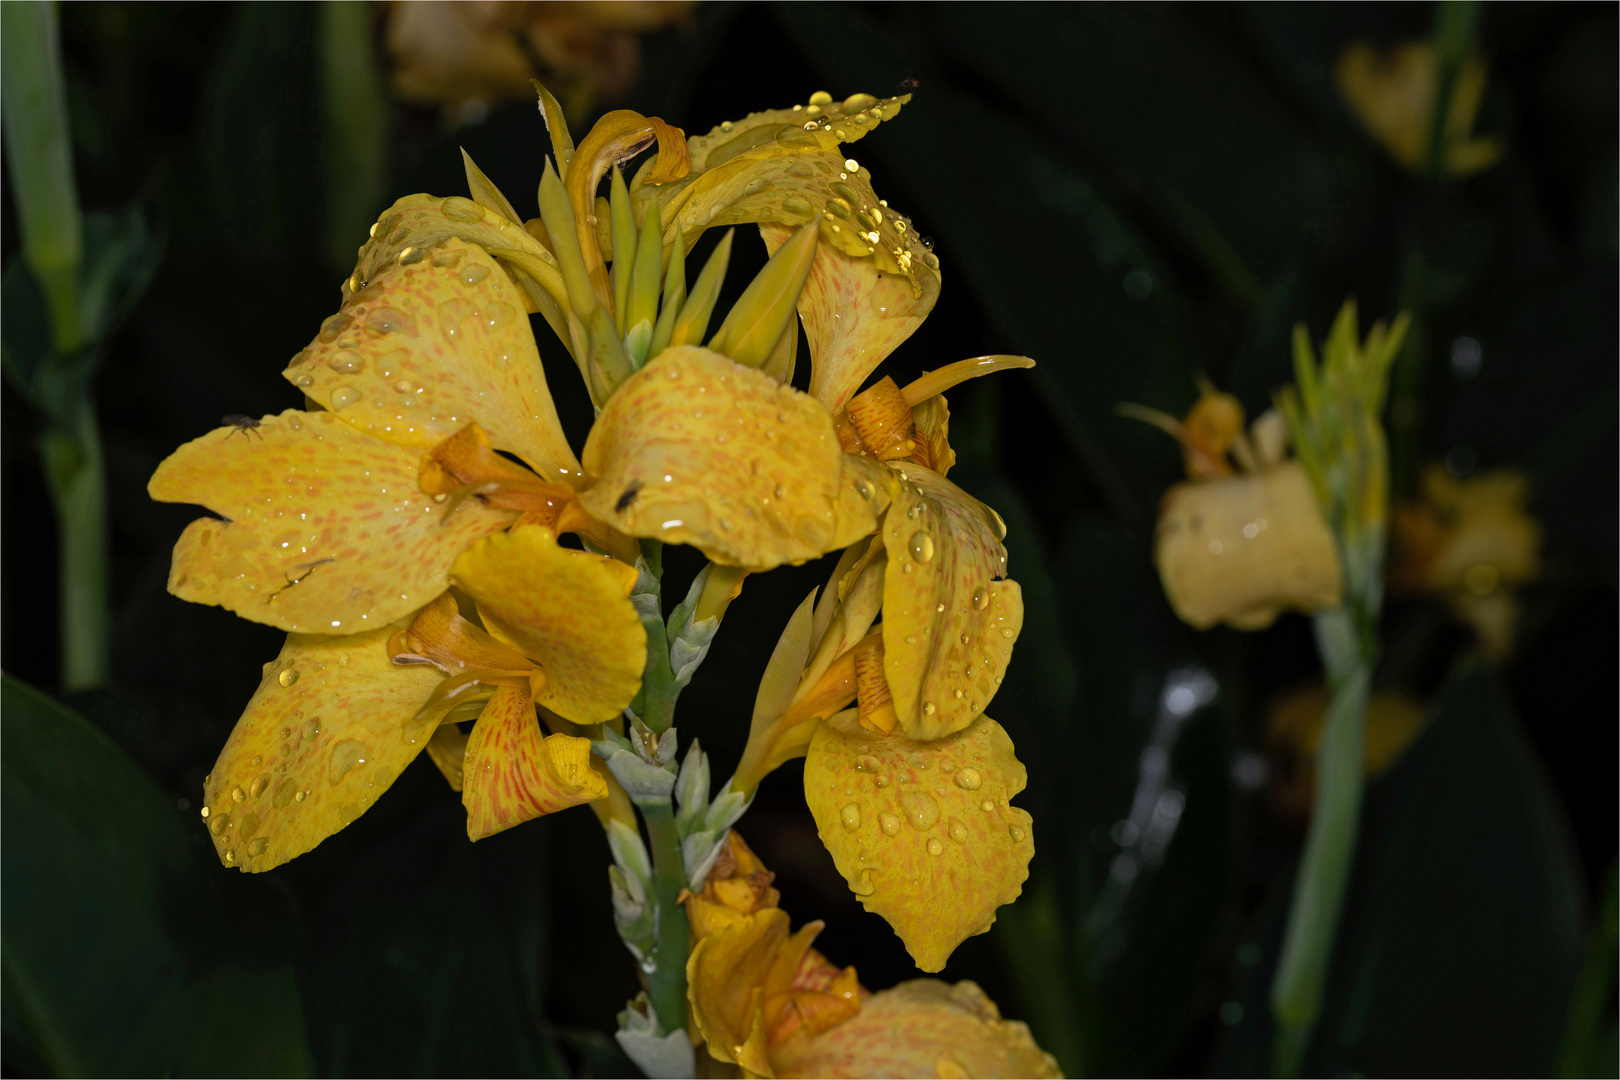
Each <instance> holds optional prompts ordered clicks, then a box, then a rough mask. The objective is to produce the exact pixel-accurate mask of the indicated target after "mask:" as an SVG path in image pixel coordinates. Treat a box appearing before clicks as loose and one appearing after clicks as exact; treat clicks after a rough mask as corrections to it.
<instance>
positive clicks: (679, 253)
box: [647, 229, 686, 357]
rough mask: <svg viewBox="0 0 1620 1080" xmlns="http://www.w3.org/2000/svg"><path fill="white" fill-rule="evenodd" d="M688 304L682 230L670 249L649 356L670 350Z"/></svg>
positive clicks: (676, 232)
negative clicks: (677, 324) (677, 323)
mask: <svg viewBox="0 0 1620 1080" xmlns="http://www.w3.org/2000/svg"><path fill="white" fill-rule="evenodd" d="M685 303H686V244H685V243H684V242H683V241H682V240H681V234H680V230H679V229H677V230H676V231H675V240H674V242H673V243H672V244H671V245H670V249H669V269H668V270H667V271H665V273H664V295H663V302H662V304H661V305H660V307H659V311H658V322H657V324H656V325H655V326H654V328H653V336H652V343H651V345H650V346H649V348H648V349H647V356H648V357H653V356H657V355H658V354H659V353H661V352H663V351H664V350H665V349H667V348H669V346H670V342H671V340H672V339H673V337H674V335H675V319H676V318H677V317H678V316H679V315H680V313H681V308H682V306H684V305H685Z"/></svg>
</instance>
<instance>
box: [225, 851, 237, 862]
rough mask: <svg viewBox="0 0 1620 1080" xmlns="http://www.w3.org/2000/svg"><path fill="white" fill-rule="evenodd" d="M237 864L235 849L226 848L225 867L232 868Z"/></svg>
mask: <svg viewBox="0 0 1620 1080" xmlns="http://www.w3.org/2000/svg"><path fill="white" fill-rule="evenodd" d="M235 862H236V849H235V848H226V849H225V865H226V866H230V865H232V864H233V863H235Z"/></svg>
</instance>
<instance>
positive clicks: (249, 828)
mask: <svg viewBox="0 0 1620 1080" xmlns="http://www.w3.org/2000/svg"><path fill="white" fill-rule="evenodd" d="M237 831H238V832H240V833H241V834H242V839H244V840H247V839H250V838H252V836H253V834H254V833H256V832H258V831H259V815H258V814H249V815H247V816H246V817H244V818H243V819H242V825H241V827H240V828H239V829H238V830H237Z"/></svg>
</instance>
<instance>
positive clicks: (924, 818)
mask: <svg viewBox="0 0 1620 1080" xmlns="http://www.w3.org/2000/svg"><path fill="white" fill-rule="evenodd" d="M903 801H904V803H905V807H906V820H907V821H909V822H911V826H912V828H914V829H922V830H928V829H931V828H933V827H934V823H935V822H937V821H938V820H939V803H937V802H935V801H934V797H933V796H932V795H930V794H928V793H927V792H925V791H911V792H907V793H906V796H905V799H904V800H903Z"/></svg>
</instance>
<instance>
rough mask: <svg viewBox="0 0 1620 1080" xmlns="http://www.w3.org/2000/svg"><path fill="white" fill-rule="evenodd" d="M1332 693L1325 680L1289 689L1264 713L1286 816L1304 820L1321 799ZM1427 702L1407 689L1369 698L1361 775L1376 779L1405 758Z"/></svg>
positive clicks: (1275, 796)
mask: <svg viewBox="0 0 1620 1080" xmlns="http://www.w3.org/2000/svg"><path fill="white" fill-rule="evenodd" d="M1327 708H1328V692H1327V687H1326V686H1324V685H1323V684H1322V683H1311V684H1310V685H1307V686H1302V687H1299V688H1297V689H1295V690H1290V691H1288V692H1287V693H1284V694H1282V695H1280V696H1279V697H1277V698H1276V699H1274V700H1273V701H1272V703H1271V705H1270V706H1269V707H1268V708H1267V709H1266V713H1265V720H1264V726H1265V748H1266V755H1267V757H1268V758H1270V760H1271V765H1272V770H1273V772H1272V778H1271V783H1270V793H1271V799H1272V804H1273V806H1274V807H1275V809H1276V810H1277V812H1278V813H1280V814H1281V815H1282V816H1283V817H1285V818H1287V819H1288V820H1290V821H1292V822H1295V823H1296V824H1303V823H1304V822H1306V821H1308V820H1309V819H1310V816H1311V806H1312V804H1313V803H1314V802H1315V799H1316V763H1317V752H1318V750H1320V748H1321V745H1322V725H1323V721H1324V720H1325V719H1326V717H1327ZM1426 719H1427V715H1426V714H1425V712H1424V709H1423V706H1422V705H1421V704H1419V703H1418V702H1416V701H1413V700H1412V699H1411V698H1409V697H1407V696H1406V695H1405V694H1398V693H1382V692H1380V693H1373V694H1371V695H1369V696H1368V700H1367V720H1366V727H1365V729H1364V736H1363V744H1362V759H1361V764H1362V775H1363V776H1364V777H1365V778H1366V779H1368V780H1371V779H1373V778H1375V777H1378V776H1381V775H1383V773H1384V771H1385V770H1387V769H1388V768H1389V767H1390V766H1391V765H1393V764H1395V762H1396V761H1398V760H1400V757H1401V755H1402V754H1403V753H1405V752H1406V748H1407V747H1408V746H1410V745H1412V741H1413V740H1414V739H1416V738H1417V736H1418V735H1419V733H1421V732H1422V730H1423V724H1424V721H1425V720H1426Z"/></svg>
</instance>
